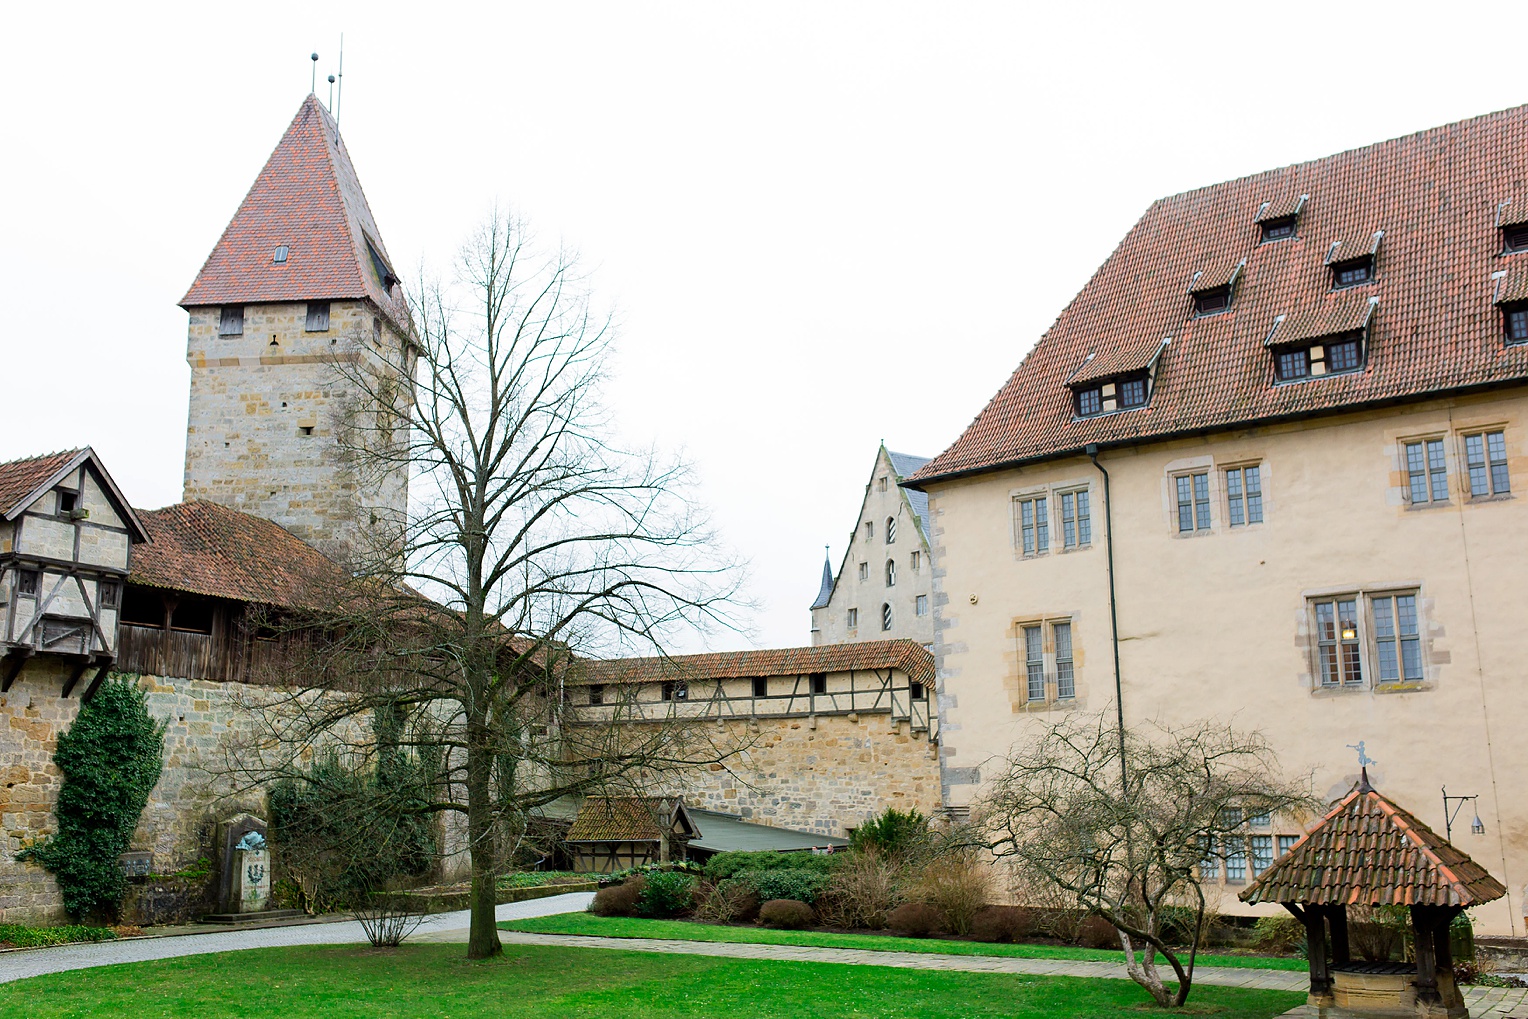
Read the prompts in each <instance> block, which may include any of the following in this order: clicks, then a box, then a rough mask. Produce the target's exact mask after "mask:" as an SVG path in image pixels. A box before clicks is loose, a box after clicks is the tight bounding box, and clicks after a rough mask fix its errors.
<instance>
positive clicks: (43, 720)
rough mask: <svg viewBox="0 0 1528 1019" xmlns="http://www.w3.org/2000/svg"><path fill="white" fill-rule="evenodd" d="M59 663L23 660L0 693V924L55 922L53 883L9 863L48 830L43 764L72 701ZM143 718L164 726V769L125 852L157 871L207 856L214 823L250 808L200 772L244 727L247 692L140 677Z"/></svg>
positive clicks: (58, 911) (250, 801) (54, 783)
mask: <svg viewBox="0 0 1528 1019" xmlns="http://www.w3.org/2000/svg"><path fill="white" fill-rule="evenodd" d="M64 679H65V670H64V669H63V668H62V667H61V666H55V665H54V663H50V662H47V661H34V662H32V663H29V664H28V665H27V667H26V670H25V671H24V672H23V673H22V674H21V676H20V677H19V678H18V679H17V680H16V682H15V684H14V685H13V686H12V687H11V688H10V690H8V691H7V692H6V693H4V694H0V762H3V763H0V779H3V781H0V923H33V922H45V921H52V920H60V919H63V917H64V912H63V907H62V905H61V901H62V900H61V897H60V894H59V890H58V886H57V884H56V883H55V882H54V880H53V877H52V875H50V874H48V873H47V871H45V870H43V869H42V868H41V867H39V866H37V865H35V864H31V863H22V862H18V861H17V859H16V854H17V853H18V852H19V851H20V850H21V849H22V847H23V846H25V845H26V844H27V843H28V842H30V841H32V840H34V839H36V838H39V837H41V836H44V835H49V834H52V833H53V832H54V831H55V830H56V829H57V820H56V819H55V817H54V816H53V805H54V803H56V802H57V800H58V791H59V787H60V785H61V784H62V782H63V776H62V775H61V774H60V773H59V770H58V767H57V766H56V765H55V764H54V763H53V752H54V750H55V749H57V746H58V735H59V733H60V732H63V731H64V730H66V729H68V728H69V726H70V724H71V723H72V722H73V721H74V717H75V715H76V714H78V712H79V705H80V701H79V696H78V694H76V695H74V696H71V697H68V698H63V697H60V696H59V695H58V694H59V691H60V690H61V689H62V685H63V681H64ZM139 682H140V685H141V686H142V687H143V688H144V689H145V690H147V691H148V704H149V711H150V713H151V714H152V715H153V716H154V717H155V718H157V719H167V720H168V725H167V727H166V730H165V766H164V774H163V775H162V776H161V777H160V779H159V784H158V785H156V786H155V787H154V791H153V793H152V794H150V797H149V803H148V806H147V807H146V808H145V809H144V811H143V817H142V818H141V819H140V820H139V823H138V830H137V831H136V832H135V833H134V834H133V841H132V845H131V848H132V849H136V850H151V851H152V852H153V854H154V859H153V868H154V870H156V871H158V872H161V873H168V872H171V871H174V870H177V869H179V868H181V867H184V866H186V865H187V864H190V863H194V862H195V861H196V860H197V858H198V857H200V856H204V855H206V856H210V855H211V831H212V825H213V823H214V822H215V820H216V819H217V818H220V817H226V816H229V815H231V814H235V813H238V812H239V811H240V810H245V809H251V810H259V808H260V804H259V802H258V799H257V798H254V797H248V796H245V797H237V796H233V795H231V792H230V789H229V784H228V783H227V782H226V781H220V780H219V779H218V778H217V777H216V776H214V775H213V774H212V773H211V771H210V770H209V769H211V768H214V767H215V762H216V761H218V760H220V759H221V748H222V743H221V740H222V738H223V736H224V734H225V733H228V732H230V731H239V730H242V729H247V728H248V715H247V713H246V709H245V708H244V707H243V705H242V703H241V696H242V693H243V692H244V691H247V690H248V689H249V688H248V687H240V686H236V685H233V684H226V683H208V682H202V681H200V680H165V679H159V678H156V677H152V676H146V677H143V678H142V679H141V680H140V681H139Z"/></svg>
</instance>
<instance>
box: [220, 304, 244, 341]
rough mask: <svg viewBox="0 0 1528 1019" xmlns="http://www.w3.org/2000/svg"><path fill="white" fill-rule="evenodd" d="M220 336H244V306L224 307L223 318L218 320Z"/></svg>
mask: <svg viewBox="0 0 1528 1019" xmlns="http://www.w3.org/2000/svg"><path fill="white" fill-rule="evenodd" d="M218 335H219V336H243V335H244V306H243V305H242V304H225V305H224V306H223V313H222V316H221V317H220V318H219V319H218Z"/></svg>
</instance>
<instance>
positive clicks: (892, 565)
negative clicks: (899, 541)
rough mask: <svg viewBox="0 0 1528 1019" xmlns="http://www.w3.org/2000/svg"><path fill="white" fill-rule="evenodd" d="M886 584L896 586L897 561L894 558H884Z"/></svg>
mask: <svg viewBox="0 0 1528 1019" xmlns="http://www.w3.org/2000/svg"><path fill="white" fill-rule="evenodd" d="M886 586H887V587H896V586H897V561H896V560H895V559H888V560H886Z"/></svg>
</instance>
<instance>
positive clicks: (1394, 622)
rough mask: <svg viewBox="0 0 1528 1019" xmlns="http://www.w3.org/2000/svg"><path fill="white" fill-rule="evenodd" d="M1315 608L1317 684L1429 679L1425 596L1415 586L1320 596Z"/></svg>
mask: <svg viewBox="0 0 1528 1019" xmlns="http://www.w3.org/2000/svg"><path fill="white" fill-rule="evenodd" d="M1360 608H1362V609H1364V611H1363V612H1360V611H1359V610H1360ZM1311 612H1312V617H1313V622H1314V626H1315V634H1316V683H1317V686H1319V687H1322V688H1326V689H1353V688H1357V689H1362V688H1364V687H1365V686H1367V685H1371V684H1372V685H1374V686H1381V687H1384V686H1398V685H1404V684H1411V683H1421V682H1422V681H1423V680H1425V679H1426V670H1425V667H1424V664H1423V652H1424V649H1423V641H1422V629H1423V626H1422V619H1421V612H1420V595H1419V594H1418V592H1416V591H1415V590H1410V591H1408V590H1402V591H1375V592H1356V593H1354V594H1351V595H1334V596H1329V597H1323V598H1314V599H1312V600H1311Z"/></svg>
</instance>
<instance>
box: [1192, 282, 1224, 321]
mask: <svg viewBox="0 0 1528 1019" xmlns="http://www.w3.org/2000/svg"><path fill="white" fill-rule="evenodd" d="M1230 306H1231V287H1230V286H1229V285H1227V286H1223V287H1216V288H1214V289H1213V290H1205V291H1202V292H1200V293H1197V294H1195V295H1194V314H1195V315H1198V316H1204V315H1213V314H1215V313H1216V312H1221V311H1225V310H1226V309H1227V308H1229V307H1230Z"/></svg>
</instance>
